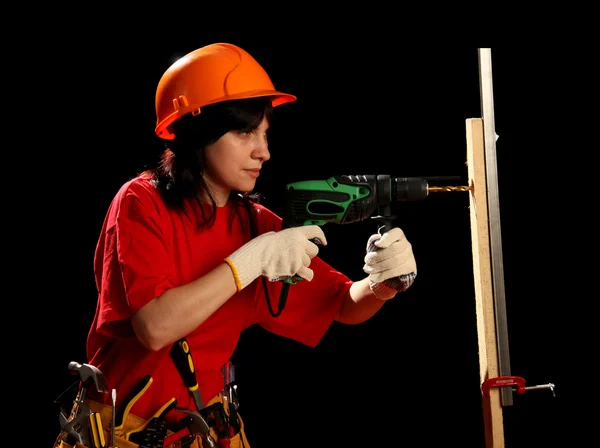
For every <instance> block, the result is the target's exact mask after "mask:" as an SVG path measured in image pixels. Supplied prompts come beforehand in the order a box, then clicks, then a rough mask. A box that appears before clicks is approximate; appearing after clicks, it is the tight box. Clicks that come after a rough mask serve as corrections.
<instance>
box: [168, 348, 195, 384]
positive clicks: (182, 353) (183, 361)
mask: <svg viewBox="0 0 600 448" xmlns="http://www.w3.org/2000/svg"><path fill="white" fill-rule="evenodd" d="M169 354H170V355H171V358H172V359H173V362H174V363H175V366H176V367H177V370H178V371H179V374H180V375H181V378H183V382H184V384H185V385H186V387H187V388H188V389H189V390H190V391H194V390H196V389H198V382H197V380H196V370H195V369H194V360H193V359H192V352H191V350H190V345H189V344H188V342H187V341H186V339H185V338H181V339H180V340H178V341H177V342H175V343H174V344H173V347H171V351H170V353H169Z"/></svg>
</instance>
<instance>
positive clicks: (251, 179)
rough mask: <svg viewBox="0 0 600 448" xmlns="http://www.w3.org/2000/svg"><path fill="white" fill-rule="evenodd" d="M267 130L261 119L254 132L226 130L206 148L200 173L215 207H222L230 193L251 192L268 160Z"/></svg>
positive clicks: (269, 156)
mask: <svg viewBox="0 0 600 448" xmlns="http://www.w3.org/2000/svg"><path fill="white" fill-rule="evenodd" d="M267 129H269V123H268V121H267V119H266V118H264V119H263V121H262V122H261V123H260V125H259V126H258V127H257V128H256V129H254V130H253V131H250V132H242V131H229V132H228V133H226V134H225V135H223V136H222V137H221V138H220V139H219V140H217V141H216V142H214V143H213V144H211V145H208V146H207V147H206V150H205V155H206V166H205V170H204V173H203V174H204V179H205V181H206V183H207V185H208V186H209V188H210V189H211V192H212V194H213V195H214V198H215V200H216V202H217V205H219V206H222V205H225V204H226V203H227V199H228V198H229V194H230V193H231V191H232V190H235V191H240V192H249V191H252V190H253V189H254V187H255V185H256V179H257V178H258V176H259V174H260V169H261V168H262V164H263V163H264V162H266V161H267V160H269V159H270V158H271V154H270V153H269V146H268V142H267Z"/></svg>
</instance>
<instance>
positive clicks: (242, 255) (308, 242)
mask: <svg viewBox="0 0 600 448" xmlns="http://www.w3.org/2000/svg"><path fill="white" fill-rule="evenodd" d="M315 243H317V244H315ZM318 245H323V246H326V245H327V239H326V238H325V234H324V233H323V230H322V229H321V227H319V226H316V225H311V226H301V227H290V228H287V229H284V230H281V231H279V232H267V233H263V234H262V235H259V236H257V237H256V238H253V239H252V240H250V241H249V242H247V243H246V244H244V245H243V246H242V247H240V248H239V249H238V250H237V251H235V252H234V253H233V254H231V255H230V256H229V257H227V258H226V259H225V262H226V263H227V264H228V265H229V267H230V268H231V271H232V272H233V276H234V277H235V283H236V286H237V289H238V291H240V290H242V289H243V288H245V287H246V286H248V285H249V284H250V283H252V282H253V281H254V280H255V279H256V278H258V277H259V276H261V275H264V276H265V277H267V278H268V279H269V280H271V281H277V280H285V279H288V278H290V277H293V276H295V275H298V276H300V277H302V278H303V279H305V280H308V281H311V280H312V278H313V276H314V272H313V271H312V269H310V268H309V266H310V262H311V260H312V259H313V257H315V256H316V255H317V254H318V253H319V246H318Z"/></svg>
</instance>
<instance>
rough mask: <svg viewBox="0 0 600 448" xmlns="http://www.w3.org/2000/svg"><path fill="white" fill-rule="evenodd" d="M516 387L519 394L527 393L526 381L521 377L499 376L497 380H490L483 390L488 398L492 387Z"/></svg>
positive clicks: (483, 386) (484, 384) (482, 386)
mask: <svg viewBox="0 0 600 448" xmlns="http://www.w3.org/2000/svg"><path fill="white" fill-rule="evenodd" d="M504 386H516V387H517V392H518V393H520V394H524V393H525V379H523V378H521V377H520V376H499V377H496V378H488V379H487V380H485V381H484V382H483V384H482V385H481V390H482V392H483V393H484V394H485V395H486V396H488V397H489V396H490V388H491V387H504Z"/></svg>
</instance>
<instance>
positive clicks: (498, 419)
mask: <svg viewBox="0 0 600 448" xmlns="http://www.w3.org/2000/svg"><path fill="white" fill-rule="evenodd" d="M466 134H467V169H468V177H469V186H470V187H471V191H470V193H469V214H470V221H471V242H472V252H473V274H474V282H475V309H476V314H477V339H478V344H479V376H480V384H483V382H484V381H485V380H486V379H488V378H496V377H497V376H498V352H497V345H496V320H495V305H494V294H493V287H492V268H491V253H490V232H489V222H488V202H487V201H488V198H487V178H486V169H485V140H484V128H483V119H481V118H471V119H468V120H466ZM482 409H483V420H484V425H485V439H486V447H487V448H503V447H504V426H503V425H504V423H503V417H502V405H501V400H500V390H499V388H495V387H493V388H491V389H490V396H489V397H486V396H484V395H483V394H482Z"/></svg>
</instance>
